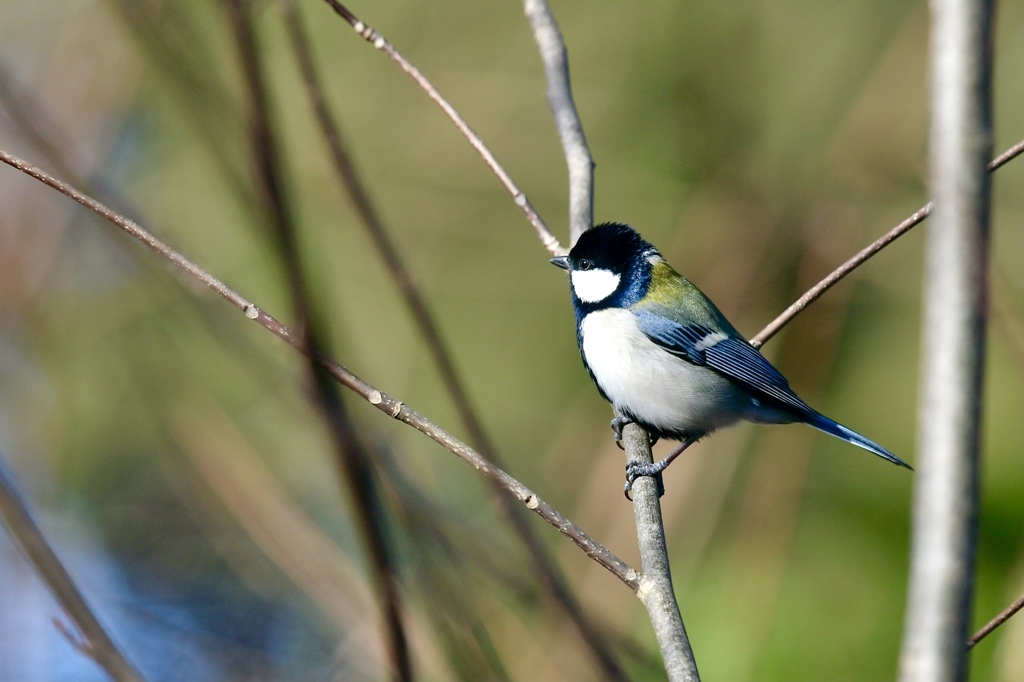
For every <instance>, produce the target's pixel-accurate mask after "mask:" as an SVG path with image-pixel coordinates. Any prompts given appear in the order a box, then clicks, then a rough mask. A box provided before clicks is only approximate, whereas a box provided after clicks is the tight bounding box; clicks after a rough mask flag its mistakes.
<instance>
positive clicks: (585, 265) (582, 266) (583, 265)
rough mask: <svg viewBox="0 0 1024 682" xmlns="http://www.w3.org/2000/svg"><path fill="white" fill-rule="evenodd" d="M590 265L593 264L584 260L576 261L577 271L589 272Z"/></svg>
mask: <svg viewBox="0 0 1024 682" xmlns="http://www.w3.org/2000/svg"><path fill="white" fill-rule="evenodd" d="M591 265H593V264H592V263H591V262H590V261H588V260H587V259H586V258H580V259H579V260H578V261H576V269H577V270H589V269H590V267H591Z"/></svg>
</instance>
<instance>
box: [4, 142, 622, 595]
mask: <svg viewBox="0 0 1024 682" xmlns="http://www.w3.org/2000/svg"><path fill="white" fill-rule="evenodd" d="M0 161H2V162H3V163H6V164H7V165H9V166H11V167H13V168H16V169H17V170H19V171H21V172H22V173H25V174H26V175H29V176H31V177H33V178H35V179H36V180H38V181H40V182H42V183H43V184H45V185H47V186H48V187H51V188H53V189H55V190H57V191H58V192H60V193H61V194H63V195H65V196H67V197H68V198H70V199H73V200H74V201H76V202H78V203H79V204H81V205H82V206H85V207H86V208H88V209H89V210H91V211H93V212H94V213H96V214H97V215H99V216H100V217H102V218H104V219H105V220H107V221H109V222H111V223H113V224H114V225H115V226H117V227H118V228H120V229H121V230H122V231H124V232H125V233H127V234H128V235H129V236H131V237H133V238H134V239H136V240H138V241H139V242H141V243H142V244H144V245H145V246H147V247H148V248H150V249H152V250H153V251H154V252H156V253H157V254H158V255H160V256H161V257H162V258H164V259H165V260H166V261H167V262H168V263H170V264H172V265H174V266H175V268H177V269H179V270H181V271H182V272H184V273H185V274H187V275H188V276H189V277H191V278H192V279H194V280H197V281H198V282H200V283H202V284H203V285H205V286H206V287H207V288H209V289H211V290H213V291H214V292H216V293H217V294H219V295H220V296H221V297H222V298H224V299H225V300H227V301H228V302H229V303H230V304H231V305H233V306H234V307H235V308H238V309H239V310H240V311H242V312H243V313H244V314H245V316H246V317H247V318H248V319H250V320H253V321H254V322H256V323H257V324H259V325H260V326H261V327H263V328H265V329H267V330H268V331H270V332H271V333H272V334H274V335H275V336H277V337H278V338H279V339H281V340H282V341H284V342H285V343H287V344H288V345H290V346H292V347H293V348H295V349H296V350H299V351H303V347H304V346H303V344H302V342H301V340H300V339H299V338H298V337H297V335H296V334H295V332H294V331H292V330H291V329H289V328H288V327H286V326H285V325H283V324H282V323H281V322H279V321H278V320H277V319H275V318H274V317H272V316H271V315H269V314H268V313H267V312H266V311H264V310H262V309H261V308H259V307H257V306H256V304H255V303H253V302H252V301H250V300H249V299H247V298H245V297H244V296H242V295H241V294H240V293H238V292H237V291H235V290H234V289H232V288H231V287H229V286H228V285H227V284H225V283H224V282H222V281H221V280H219V279H218V278H217V277H215V276H214V275H212V274H210V273H209V272H207V271H206V270H204V269H203V268H201V267H200V266H199V265H197V264H196V263H194V262H192V261H191V260H189V259H188V258H186V257H185V256H183V255H182V254H181V253H179V252H178V251H176V250H175V249H173V248H171V247H170V246H169V245H168V244H166V243H164V242H163V241H161V240H159V239H157V238H156V237H154V236H153V235H152V234H151V233H150V232H148V231H147V230H145V229H144V228H143V227H141V226H140V225H139V224H138V223H136V222H135V221H132V220H129V219H128V218H126V217H124V216H123V215H121V214H119V213H117V212H116V211H114V210H113V209H111V208H109V207H107V206H105V205H104V204H102V203H100V202H98V201H96V200H95V199H93V198H92V197H89V196H87V195H85V194H83V193H82V192H79V191H78V190H77V189H75V188H74V187H72V186H70V185H69V184H67V183H65V182H61V181H60V180H58V179H56V178H54V177H53V176H51V175H49V174H48V173H46V172H45V171H43V170H42V169H40V168H37V167H36V166H33V165H32V164H30V163H28V162H27V161H24V160H22V159H19V158H18V157H16V156H14V155H13V154H10V153H9V152H7V151H4V150H2V149H0ZM317 361H318V362H319V363H320V364H321V366H323V367H324V368H325V369H326V370H327V372H328V373H329V374H330V375H331V376H332V377H333V378H334V379H335V381H337V382H338V383H340V384H342V385H343V386H345V387H346V388H348V389H350V390H351V391H353V392H354V393H356V394H357V395H359V396H360V397H362V398H363V399H364V400H366V401H367V402H369V403H370V404H371V405H373V406H374V407H376V408H377V409H378V410H380V411H381V412H384V413H385V414H387V415H388V416H390V417H392V418H393V419H397V420H398V421H400V422H403V423H405V424H408V425H409V426H411V427H412V428H414V429H416V430H417V431H419V432H420V433H422V434H424V435H425V436H427V437H428V438H430V439H431V440H433V441H434V442H436V443H438V444H439V445H441V447H443V448H444V449H446V450H448V451H449V452H451V453H452V454H454V455H455V456H457V457H459V458H460V459H462V460H463V461H465V462H467V463H468V464H470V465H471V466H472V467H474V468H475V469H477V470H478V471H479V472H480V473H481V474H483V475H484V476H486V477H487V478H490V479H494V480H496V481H498V483H499V484H500V485H501V487H502V489H504V490H505V491H506V492H507V493H509V494H510V495H512V496H513V497H515V498H516V499H518V500H519V501H520V502H522V503H523V504H525V505H526V507H527V509H530V510H531V511H533V512H535V513H536V514H537V515H538V516H540V517H541V518H542V519H544V520H545V521H547V522H548V523H549V524H551V525H552V526H554V527H555V528H557V529H558V530H559V531H560V532H561V533H562V534H564V535H566V536H567V537H569V539H571V540H572V541H573V543H574V544H575V545H576V546H577V547H579V548H580V549H581V550H583V552H584V553H586V555H587V556H589V557H590V558H591V559H593V560H594V561H596V562H597V563H598V564H600V565H601V566H603V567H604V568H606V569H607V570H608V571H609V572H611V573H612V574H613V575H614V576H615V577H617V578H618V579H619V580H621V581H622V582H623V583H625V584H626V585H627V586H628V587H629V588H630V589H631V590H633V591H634V592H635V591H636V590H637V589H638V588H639V586H640V576H639V574H638V573H637V572H636V571H635V570H634V569H633V568H631V567H630V566H629V565H628V564H626V562H624V561H622V559H620V558H619V557H617V556H615V555H614V554H613V553H612V552H611V551H609V550H608V548H606V547H605V546H604V545H602V544H601V543H599V542H598V541H597V540H594V539H593V538H592V537H590V536H589V535H587V534H586V533H585V532H584V531H583V530H582V529H581V528H580V527H579V526H577V525H576V524H574V523H573V522H572V521H570V520H569V519H568V518H566V517H565V516H564V515H562V514H561V513H560V512H559V511H558V510H557V509H555V508H554V507H552V506H551V505H550V504H549V503H547V502H545V501H544V500H542V499H541V498H540V497H538V496H537V495H536V494H535V493H534V492H533V491H532V490H530V489H529V488H527V487H526V486H525V485H523V484H522V483H520V482H519V481H518V480H516V479H515V478H513V477H512V476H510V475H509V474H507V473H506V472H505V471H503V470H502V469H500V468H498V467H496V466H495V465H494V464H492V463H491V462H490V461H488V460H487V459H486V458H484V457H482V456H481V455H480V454H479V453H478V452H477V451H476V450H474V449H473V448H471V447H470V446H468V445H466V444H465V443H463V442H462V441H460V440H459V439H458V438H456V437H455V436H453V435H451V434H450V433H448V432H447V431H445V430H444V429H442V428H441V427H439V426H438V425H436V424H434V423H433V422H432V421H430V420H429V419H427V418H426V417H424V416H423V415H421V414H419V413H418V412H416V411H415V410H413V409H411V408H409V407H408V406H406V405H405V404H404V403H402V401H400V400H397V399H395V398H392V397H391V396H388V395H387V394H385V393H383V392H381V391H380V390H379V389H377V388H375V387H374V386H372V385H371V384H369V383H367V382H366V381H364V380H363V379H361V378H360V377H358V376H356V375H355V374H353V373H352V372H350V371H349V370H348V369H346V368H345V367H343V366H342V365H340V364H339V363H337V362H336V361H334V360H332V359H331V358H329V357H327V356H325V355H322V354H321V355H319V356H318V357H317Z"/></svg>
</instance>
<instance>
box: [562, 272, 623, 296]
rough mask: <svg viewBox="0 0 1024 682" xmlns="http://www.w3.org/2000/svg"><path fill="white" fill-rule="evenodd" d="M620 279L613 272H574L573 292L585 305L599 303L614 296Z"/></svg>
mask: <svg viewBox="0 0 1024 682" xmlns="http://www.w3.org/2000/svg"><path fill="white" fill-rule="evenodd" d="M620 279H621V277H620V276H619V275H616V274H615V273H614V272H612V271H611V270H600V269H595V270H573V272H572V290H573V291H575V292H576V296H577V297H578V298H579V299H580V300H581V301H583V302H584V303H597V302H598V301H603V300H604V299H606V298H608V297H609V296H611V295H612V293H613V292H614V291H615V290H616V289H617V288H618V287H619V280H620Z"/></svg>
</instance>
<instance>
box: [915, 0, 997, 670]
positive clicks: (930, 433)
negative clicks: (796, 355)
mask: <svg viewBox="0 0 1024 682" xmlns="http://www.w3.org/2000/svg"><path fill="white" fill-rule="evenodd" d="M930 7H931V12H932V24H931V26H932V28H931V41H930V42H931V83H932V96H931V117H932V125H931V134H930V143H929V149H930V165H931V192H932V196H933V197H934V202H935V211H934V212H935V218H934V220H933V221H932V224H931V227H930V230H929V232H928V243H927V249H926V271H925V302H924V303H925V306H924V308H925V311H924V351H923V355H924V361H923V372H922V387H921V399H920V406H919V413H920V417H919V431H918V443H919V445H918V461H919V462H920V463H921V465H920V468H919V472H920V473H919V474H918V476H917V477H916V480H915V487H914V515H913V538H912V545H911V565H910V585H909V588H908V594H907V610H906V617H905V625H904V634H903V646H902V650H901V652H900V680H902V681H903V682H925V681H926V680H927V681H928V682H942V681H946V680H950V681H952V680H962V679H965V678H966V674H967V673H966V671H967V649H966V647H965V646H964V642H965V641H966V639H967V632H968V631H967V627H968V623H969V619H970V613H971V603H972V601H973V596H974V580H975V577H974V558H975V554H976V551H977V547H976V545H977V508H978V469H979V462H978V460H979V431H980V426H979V422H980V417H981V387H982V377H983V374H984V357H985V355H984V353H985V350H984V347H985V314H986V308H985V299H986V294H987V280H988V242H989V236H988V219H989V197H990V186H991V181H990V176H989V174H988V173H986V172H985V160H986V159H987V158H988V156H989V153H990V151H991V146H992V139H991V135H992V116H991V110H992V109H991V107H992V102H991V73H992V68H991V66H992V65H991V59H992V52H991V28H992V3H991V2H990V1H988V0H933V2H932V3H931V4H930Z"/></svg>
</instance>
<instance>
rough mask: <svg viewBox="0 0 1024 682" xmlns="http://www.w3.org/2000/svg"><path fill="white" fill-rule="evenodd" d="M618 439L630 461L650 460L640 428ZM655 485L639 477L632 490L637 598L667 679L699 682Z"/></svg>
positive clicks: (630, 429)
mask: <svg viewBox="0 0 1024 682" xmlns="http://www.w3.org/2000/svg"><path fill="white" fill-rule="evenodd" d="M622 436H623V440H624V441H625V443H624V446H625V449H626V455H627V457H628V458H629V461H638V462H646V463H651V462H653V461H654V457H653V456H652V454H651V442H650V440H649V439H648V437H647V433H646V432H645V431H644V430H643V429H642V428H640V427H639V426H637V425H636V424H627V425H626V427H625V428H624V429H623V430H622ZM659 487H660V479H659V478H656V477H653V476H641V477H640V478H638V479H637V480H636V481H635V482H634V483H633V487H632V493H633V511H634V513H635V514H636V529H637V541H638V542H639V543H640V564H641V566H642V569H643V577H642V578H641V580H640V589H638V590H637V591H636V594H637V596H638V597H639V598H640V601H641V602H643V604H644V606H645V607H647V614H648V616H649V617H650V619H651V625H653V626H654V635H655V637H656V638H657V640H658V646H659V648H660V649H661V656H662V659H663V660H664V661H665V671H666V672H667V673H668V679H669V680H671V681H672V682H678V681H683V682H697V681H699V680H700V675H699V674H698V673H697V663H696V661H695V660H694V658H693V650H692V649H691V648H690V640H689V638H688V637H687V636H686V628H685V627H684V626H683V619H682V617H681V616H680V614H679V604H678V603H677V602H676V597H675V591H674V590H673V588H672V572H671V571H670V569H669V563H668V550H667V548H666V545H665V525H664V523H663V522H662V519H661V501H660V500H659V498H658V494H659V491H658V488H659Z"/></svg>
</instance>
